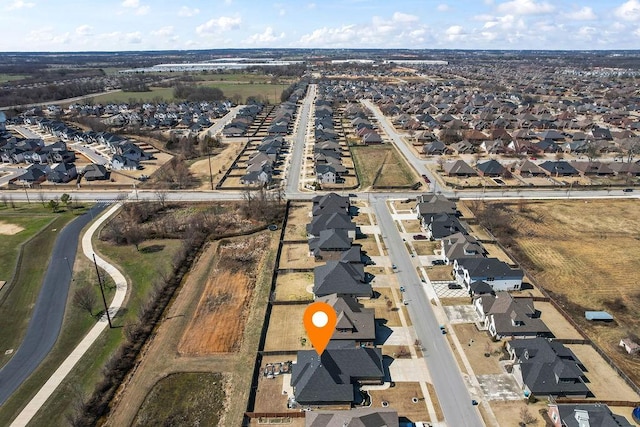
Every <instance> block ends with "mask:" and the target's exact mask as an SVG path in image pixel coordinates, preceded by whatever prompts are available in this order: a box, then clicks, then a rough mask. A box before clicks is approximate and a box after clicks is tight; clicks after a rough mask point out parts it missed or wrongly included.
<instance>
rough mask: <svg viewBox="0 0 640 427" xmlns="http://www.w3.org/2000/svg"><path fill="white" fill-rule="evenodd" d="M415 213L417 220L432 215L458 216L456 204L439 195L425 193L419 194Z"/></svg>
mask: <svg viewBox="0 0 640 427" xmlns="http://www.w3.org/2000/svg"><path fill="white" fill-rule="evenodd" d="M416 201H417V204H416V212H417V213H418V219H422V218H423V217H424V216H430V215H433V214H440V213H446V214H450V215H458V208H457V207H456V203H455V202H452V201H451V200H449V199H447V198H446V197H445V196H443V195H441V194H434V193H427V194H421V195H419V196H418V197H417V198H416Z"/></svg>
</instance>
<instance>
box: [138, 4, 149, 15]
mask: <svg viewBox="0 0 640 427" xmlns="http://www.w3.org/2000/svg"><path fill="white" fill-rule="evenodd" d="M150 10H151V7H150V6H146V5H145V6H140V7H139V8H138V9H136V15H146V14H147V13H149V11H150Z"/></svg>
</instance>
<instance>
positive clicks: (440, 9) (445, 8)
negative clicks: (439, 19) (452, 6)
mask: <svg viewBox="0 0 640 427" xmlns="http://www.w3.org/2000/svg"><path fill="white" fill-rule="evenodd" d="M436 10H437V11H438V12H446V11H448V10H449V5H448V4H445V3H441V4H439V5H438V7H436Z"/></svg>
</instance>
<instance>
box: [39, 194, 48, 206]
mask: <svg viewBox="0 0 640 427" xmlns="http://www.w3.org/2000/svg"><path fill="white" fill-rule="evenodd" d="M38 200H40V203H42V207H43V208H46V207H47V197H46V196H45V195H44V192H42V191H38Z"/></svg>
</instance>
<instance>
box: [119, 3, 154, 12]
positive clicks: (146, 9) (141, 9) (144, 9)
mask: <svg viewBox="0 0 640 427" xmlns="http://www.w3.org/2000/svg"><path fill="white" fill-rule="evenodd" d="M122 7H124V8H127V9H135V11H134V13H135V14H136V15H146V14H147V13H149V11H150V10H151V7H150V6H148V5H141V4H140V0H124V1H123V2H122Z"/></svg>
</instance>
